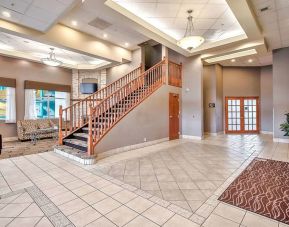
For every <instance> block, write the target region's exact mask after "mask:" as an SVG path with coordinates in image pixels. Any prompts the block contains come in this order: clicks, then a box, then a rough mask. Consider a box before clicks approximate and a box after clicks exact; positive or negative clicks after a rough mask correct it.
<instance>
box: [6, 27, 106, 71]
mask: <svg viewBox="0 0 289 227" xmlns="http://www.w3.org/2000/svg"><path fill="white" fill-rule="evenodd" d="M50 48H54V49H55V51H54V52H55V54H56V58H57V59H58V60H60V61H62V62H63V63H64V64H63V66H64V67H68V68H79V69H80V68H81V69H94V68H99V67H103V66H105V65H108V64H110V62H108V61H104V60H102V59H99V58H94V57H91V56H87V55H84V54H79V53H76V52H72V51H68V50H65V49H61V48H57V47H54V46H51V45H46V44H43V43H39V42H35V41H32V40H29V39H25V38H22V37H18V36H14V35H11V34H7V33H4V32H0V53H2V54H6V55H10V56H14V57H20V58H26V59H30V60H33V61H38V62H40V61H41V58H46V57H48V53H49V52H50Z"/></svg>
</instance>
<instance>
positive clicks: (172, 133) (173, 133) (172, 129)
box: [169, 93, 180, 140]
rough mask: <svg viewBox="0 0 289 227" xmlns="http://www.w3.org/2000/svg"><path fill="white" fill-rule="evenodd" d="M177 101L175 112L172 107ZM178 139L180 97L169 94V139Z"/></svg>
mask: <svg viewBox="0 0 289 227" xmlns="http://www.w3.org/2000/svg"><path fill="white" fill-rule="evenodd" d="M176 98H177V101H178V105H177V110H175V109H173V108H175V106H172V105H173V103H172V101H174V100H173V99H176ZM179 138H180V95H179V94H176V93H169V139H170V140H174V139H179Z"/></svg>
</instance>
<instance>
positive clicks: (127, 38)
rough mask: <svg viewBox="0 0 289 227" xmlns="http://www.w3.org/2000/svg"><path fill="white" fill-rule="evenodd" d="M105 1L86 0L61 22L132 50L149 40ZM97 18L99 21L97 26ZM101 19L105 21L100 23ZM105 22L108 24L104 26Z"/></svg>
mask: <svg viewBox="0 0 289 227" xmlns="http://www.w3.org/2000/svg"><path fill="white" fill-rule="evenodd" d="M104 2H105V0H97V1H96V0H86V1H85V2H84V3H83V4H79V5H78V6H77V7H75V8H74V9H73V10H71V11H70V12H69V13H68V14H67V15H66V16H65V17H63V18H62V20H61V23H62V24H64V25H66V26H68V27H71V28H74V29H76V30H79V31H82V32H85V33H88V34H90V35H93V36H95V37H98V38H101V39H105V40H107V41H109V42H112V43H114V44H116V45H119V46H122V47H125V48H127V49H131V50H133V49H136V48H138V44H139V43H142V42H144V41H147V40H148V38H147V37H146V36H144V35H142V34H141V33H139V32H137V31H136V29H134V28H133V27H130V26H129V25H128V21H129V20H128V19H127V18H126V17H124V16H122V15H120V14H118V13H116V12H115V11H114V10H112V9H111V8H109V7H107V6H106V5H104ZM95 20H96V22H98V23H97V24H96V26H95V23H94V21H95ZM100 20H102V21H103V22H102V23H100V22H99V21H100ZM72 21H77V26H73V24H72ZM104 24H107V25H106V26H103V25H104ZM126 43H127V44H128V45H126Z"/></svg>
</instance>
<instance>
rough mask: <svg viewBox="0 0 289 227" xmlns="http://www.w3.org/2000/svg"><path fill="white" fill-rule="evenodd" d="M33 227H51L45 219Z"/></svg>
mask: <svg viewBox="0 0 289 227" xmlns="http://www.w3.org/2000/svg"><path fill="white" fill-rule="evenodd" d="M35 227H53V225H52V224H51V222H50V221H49V220H48V218H47V217H43V218H42V219H41V220H40V221H39V222H38V223H37V225H36V226H35Z"/></svg>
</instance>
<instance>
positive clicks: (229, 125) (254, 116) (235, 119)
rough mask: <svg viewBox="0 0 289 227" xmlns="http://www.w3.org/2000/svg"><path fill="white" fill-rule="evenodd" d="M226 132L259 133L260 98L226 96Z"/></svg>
mask: <svg viewBox="0 0 289 227" xmlns="http://www.w3.org/2000/svg"><path fill="white" fill-rule="evenodd" d="M225 112H226V114H225V117H226V119H225V120H226V128H225V132H226V133H259V98H258V97H226V105H225Z"/></svg>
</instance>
